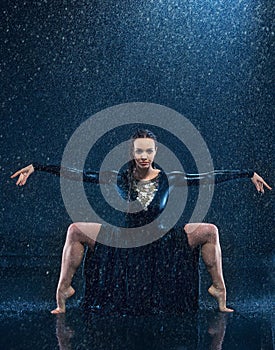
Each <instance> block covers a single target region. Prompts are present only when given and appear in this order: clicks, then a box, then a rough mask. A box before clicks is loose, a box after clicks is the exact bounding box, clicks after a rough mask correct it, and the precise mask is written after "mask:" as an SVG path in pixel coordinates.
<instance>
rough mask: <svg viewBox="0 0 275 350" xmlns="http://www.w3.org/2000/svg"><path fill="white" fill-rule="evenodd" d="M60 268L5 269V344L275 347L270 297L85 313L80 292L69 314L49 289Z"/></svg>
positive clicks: (66, 349) (179, 349) (0, 330)
mask: <svg viewBox="0 0 275 350" xmlns="http://www.w3.org/2000/svg"><path fill="white" fill-rule="evenodd" d="M17 272H18V271H17ZM57 273H58V271H55V272H54V273H53V271H48V270H45V271H44V270H43V269H42V270H41V269H33V270H32V273H31V271H29V270H21V273H20V274H19V273H17V274H16V276H15V275H14V274H13V273H12V271H10V272H9V271H7V272H6V273H5V274H2V278H1V282H0V284H1V290H2V293H1V297H0V308H1V316H0V322H1V323H0V348H1V349H2V350H12V349H16V350H19V349H20V350H21V349H22V350H23V349H39V350H41V349H62V350H71V349H83V350H84V349H133V350H141V349H148V350H150V349H152V350H155V349H156V350H162V349H163V350H164V349H175V350H185V349H186V350H187V349H201V350H204V349H211V350H213V349H223V350H226V349H228V350H231V349H247V350H254V349H255V350H256V349H261V350H269V349H273V341H274V333H273V331H272V309H271V305H272V303H271V299H270V297H266V298H264V297H263V296H262V298H260V295H258V296H257V298H256V296H255V297H254V299H253V298H251V299H249V300H243V301H241V300H235V301H233V302H232V303H231V304H230V305H231V306H232V307H234V308H235V309H236V312H235V313H234V314H222V313H219V312H218V311H217V310H216V309H215V307H213V304H211V300H210V299H207V298H206V302H204V304H201V308H200V310H199V312H196V313H194V314H190V313H189V314H185V315H180V316H179V315H177V316H175V315H157V316H156V315H154V316H139V317H134V316H126V315H120V316H118V315H108V316H106V315H101V314H95V313H93V314H91V313H90V314H87V313H84V311H83V310H82V309H81V307H80V305H79V304H80V302H79V294H80V293H78V294H77V295H76V296H75V297H74V298H73V299H72V300H70V302H69V307H68V310H67V313H66V315H60V316H58V317H56V316H54V315H51V314H50V312H49V310H51V309H52V308H53V307H54V300H53V299H50V300H49V295H50V296H51V297H52V296H53V295H54V283H52V280H53V279H56V274H57ZM27 276H28V277H27ZM79 280H80V279H79ZM47 285H48V286H50V287H49V289H48V290H47V288H46V286H47ZM203 297H204V296H203ZM207 300H209V303H207Z"/></svg>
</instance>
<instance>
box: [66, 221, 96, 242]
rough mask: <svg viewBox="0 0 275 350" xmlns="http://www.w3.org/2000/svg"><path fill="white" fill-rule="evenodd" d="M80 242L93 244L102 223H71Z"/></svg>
mask: <svg viewBox="0 0 275 350" xmlns="http://www.w3.org/2000/svg"><path fill="white" fill-rule="evenodd" d="M71 226H72V227H73V229H74V231H76V234H77V236H78V238H79V239H78V240H79V242H81V243H87V244H88V245H94V243H95V241H96V239H97V236H98V234H99V231H100V229H101V226H102V224H99V223H95V222H75V223H73V224H72V225H71Z"/></svg>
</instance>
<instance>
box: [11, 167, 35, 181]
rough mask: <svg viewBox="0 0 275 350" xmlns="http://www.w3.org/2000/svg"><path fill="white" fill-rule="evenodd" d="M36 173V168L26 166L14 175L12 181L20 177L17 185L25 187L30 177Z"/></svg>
mask: <svg viewBox="0 0 275 350" xmlns="http://www.w3.org/2000/svg"><path fill="white" fill-rule="evenodd" d="M33 172H34V167H33V165H32V164H30V165H28V166H26V167H25V168H23V169H20V170H18V171H17V172H16V173H14V174H12V176H11V179H14V178H15V177H17V176H19V177H18V180H17V182H16V185H17V186H18V185H19V186H23V185H25V183H26V182H27V179H28V177H29V176H30V175H31V174H32V173H33Z"/></svg>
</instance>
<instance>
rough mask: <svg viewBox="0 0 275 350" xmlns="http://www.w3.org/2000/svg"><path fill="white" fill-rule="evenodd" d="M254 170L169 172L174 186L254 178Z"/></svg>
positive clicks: (169, 177)
mask: <svg viewBox="0 0 275 350" xmlns="http://www.w3.org/2000/svg"><path fill="white" fill-rule="evenodd" d="M253 174H254V171H252V170H214V171H211V172H208V173H202V174H185V173H183V172H171V173H169V174H168V179H169V183H170V184H171V185H174V186H198V185H204V184H205V185H209V184H218V183H221V182H226V181H231V180H235V179H241V178H252V177H253Z"/></svg>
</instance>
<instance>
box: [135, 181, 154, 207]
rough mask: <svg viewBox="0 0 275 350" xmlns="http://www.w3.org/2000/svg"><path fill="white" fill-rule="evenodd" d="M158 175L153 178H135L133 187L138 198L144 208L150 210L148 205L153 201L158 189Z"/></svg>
mask: <svg viewBox="0 0 275 350" xmlns="http://www.w3.org/2000/svg"><path fill="white" fill-rule="evenodd" d="M158 177H159V176H157V177H155V178H154V179H151V180H143V181H139V180H134V183H133V189H134V191H135V192H136V193H137V197H136V199H137V200H138V201H139V203H140V204H141V205H142V208H143V210H148V205H149V204H150V203H151V202H152V200H153V198H154V196H155V193H156V191H157V190H158Z"/></svg>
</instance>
